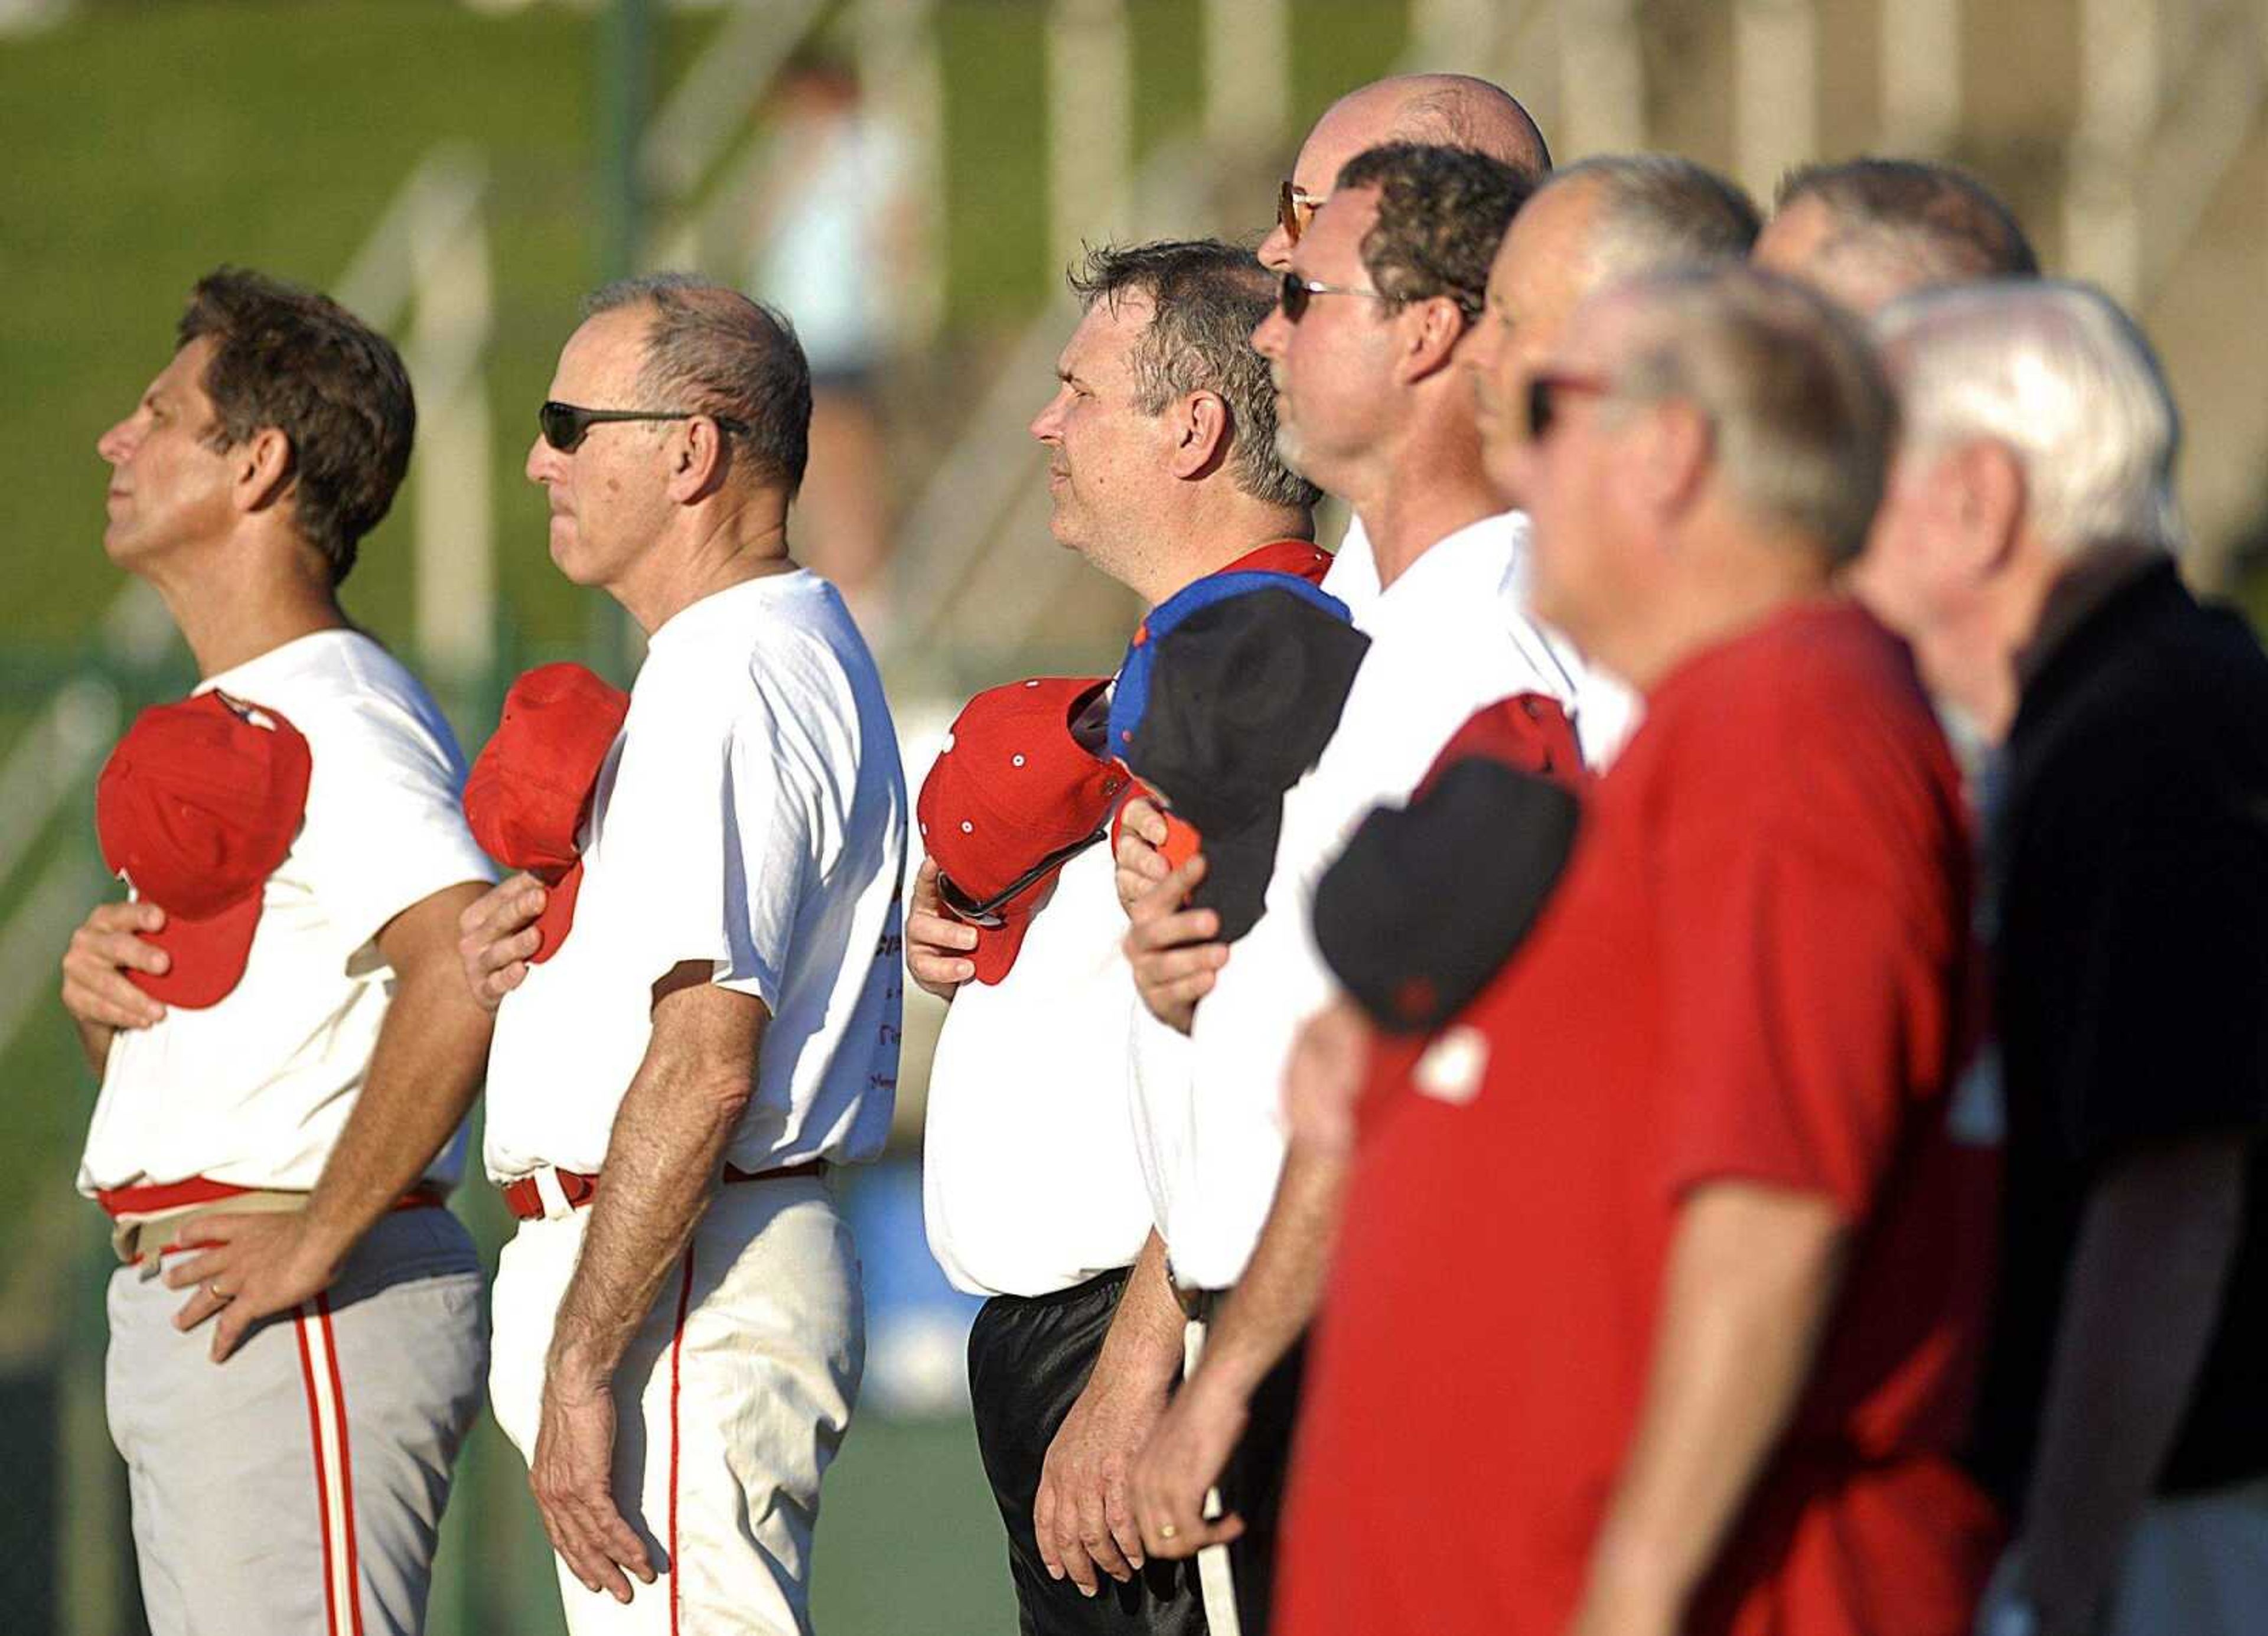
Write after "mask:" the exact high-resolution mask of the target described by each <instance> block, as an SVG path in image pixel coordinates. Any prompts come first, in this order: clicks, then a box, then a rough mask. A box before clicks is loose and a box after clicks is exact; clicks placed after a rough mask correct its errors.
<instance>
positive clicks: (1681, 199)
mask: <svg viewBox="0 0 2268 1636" xmlns="http://www.w3.org/2000/svg"><path fill="white" fill-rule="evenodd" d="M1758 225H1759V222H1758V217H1757V214H1756V204H1755V203H1754V202H1753V201H1752V200H1750V199H1749V196H1748V195H1747V194H1746V193H1744V192H1743V191H1742V189H1741V188H1740V186H1739V184H1738V183H1736V182H1734V181H1729V180H1728V179H1727V178H1726V177H1723V176H1720V175H1719V174H1717V173H1715V172H1714V171H1712V170H1709V169H1708V168H1706V167H1705V166H1700V165H1696V164H1695V163H1693V161H1692V160H1690V159H1682V158H1674V157H1672V156H1670V155H1668V154H1661V153H1637V154H1601V155H1598V156H1595V157H1594V158H1587V159H1584V160H1582V161H1580V162H1579V163H1577V164H1575V165H1572V166H1568V167H1566V168H1565V169H1564V170H1561V171H1559V172H1557V173H1555V174H1554V175H1553V176H1552V177H1551V179H1550V181H1547V182H1546V183H1544V185H1543V187H1542V188H1539V189H1538V190H1537V192H1536V195H1535V197H1534V198H1532V199H1530V200H1529V201H1528V203H1526V204H1524V205H1522V206H1521V210H1520V214H1519V215H1517V216H1515V217H1513V219H1512V227H1511V230H1510V231H1509V232H1506V234H1505V236H1504V242H1503V244H1501V245H1500V246H1499V247H1498V248H1497V253H1496V260H1495V262H1493V263H1492V264H1491V267H1490V269H1489V284H1488V306H1487V309H1486V311H1484V313H1482V315H1481V319H1480V321H1479V322H1478V323H1476V325H1475V326H1474V327H1473V335H1472V338H1471V339H1470V340H1469V341H1468V342H1467V343H1465V344H1464V346H1463V347H1462V349H1461V350H1460V353H1459V358H1460V362H1461V363H1462V365H1463V367H1464V370H1465V372H1466V374H1467V376H1468V377H1469V380H1470V381H1471V385H1472V390H1473V400H1474V404H1475V408H1476V414H1477V424H1478V426H1479V429H1480V439H1481V456H1482V461H1483V463H1484V467H1485V468H1486V470H1487V472H1488V475H1489V480H1490V482H1491V483H1493V484H1494V485H1495V488H1496V490H1497V493H1498V494H1499V497H1502V499H1503V500H1504V502H1505V504H1506V505H1513V506H1517V505H1521V504H1522V503H1523V494H1522V483H1521V466H1522V463H1523V461H1524V460H1525V458H1526V456H1527V455H1528V453H1529V452H1530V449H1531V446H1530V444H1529V442H1528V437H1527V430H1526V429H1527V413H1526V409H1525V405H1524V404H1523V402H1522V394H1524V393H1525V391H1526V390H1527V387H1528V378H1529V377H1530V376H1531V375H1532V374H1533V373H1534V372H1535V371H1536V370H1537V369H1539V368H1541V367H1543V365H1545V363H1546V362H1548V360H1550V358H1551V357H1552V356H1553V355H1554V354H1555V353H1556V352H1557V349H1558V346H1559V340H1560V337H1561V335H1564V334H1565V330H1566V328H1567V321H1568V320H1569V319H1570V318H1572V317H1573V316H1574V313H1575V309H1576V308H1577V306H1580V304H1581V303H1582V302H1583V301H1585V300H1587V299H1588V298H1590V297H1591V296H1593V295H1594V294H1596V293H1598V292H1599V291H1602V290H1604V289H1605V288H1606V287H1607V286H1608V285H1609V284H1613V283H1615V282H1616V280H1618V279H1623V278H1628V277H1632V276H1637V275H1638V274H1641V273H1649V272H1652V273H1659V272H1664V271H1668V270H1669V269H1675V268H1677V267H1682V266H1695V267H1704V266H1710V265H1713V264H1717V263H1720V262H1731V261H1740V260H1742V259H1744V258H1745V257H1746V256H1747V255H1748V254H1749V250H1750V248H1751V247H1753V246H1754V245H1755V243H1756V232H1757V228H1758ZM1593 736H1594V739H1595V738H1596V737H1597V736H1598V735H1597V734H1595V733H1594V735H1593Z"/></svg>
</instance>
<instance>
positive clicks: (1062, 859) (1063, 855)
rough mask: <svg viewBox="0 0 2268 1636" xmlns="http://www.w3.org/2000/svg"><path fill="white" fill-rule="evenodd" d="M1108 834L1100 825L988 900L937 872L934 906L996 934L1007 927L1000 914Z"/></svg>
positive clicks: (1108, 830) (1035, 865)
mask: <svg viewBox="0 0 2268 1636" xmlns="http://www.w3.org/2000/svg"><path fill="white" fill-rule="evenodd" d="M1109 833H1110V826H1109V825H1108V823H1104V824H1101V825H1100V826H1099V827H1097V829H1095V831H1094V834H1093V835H1090V836H1084V837H1082V838H1081V839H1079V840H1076V841H1073V842H1072V843H1071V844H1070V845H1068V846H1058V847H1057V848H1056V850H1055V851H1052V852H1049V854H1048V855H1047V856H1046V857H1045V858H1042V859H1040V861H1039V862H1037V863H1035V864H1034V865H1033V866H1031V867H1030V868H1029V869H1027V870H1026V871H1024V873H1021V874H1020V875H1018V876H1017V877H1016V878H1015V879H1014V880H1013V881H1010V882H1008V884H1007V885H1006V886H1005V887H1003V888H1000V890H998V891H997V892H995V893H993V894H992V895H991V896H990V897H983V898H978V897H971V896H969V895H968V893H966V892H964V891H962V890H961V888H959V887H957V886H955V885H954V883H953V877H952V876H951V875H949V874H947V873H945V871H944V870H942V869H940V870H939V871H938V872H937V897H938V902H939V903H943V904H944V905H945V906H946V909H947V910H950V911H951V912H952V915H953V917H954V919H955V920H965V921H967V922H968V924H969V925H972V926H977V927H980V928H982V929H983V930H985V931H988V932H989V931H994V930H997V929H998V927H1000V926H1003V925H1006V924H1007V919H1008V917H1007V916H1005V914H1003V913H1001V910H1004V909H1005V908H1006V907H1007V906H1008V905H1009V904H1010V903H1013V902H1014V901H1015V900H1016V899H1017V898H1018V897H1019V896H1020V895H1023V894H1024V893H1026V892H1028V891H1030V890H1031V889H1032V888H1033V887H1034V886H1035V885H1037V884H1038V883H1039V882H1040V881H1043V880H1045V879H1046V878H1047V877H1048V876H1049V874H1051V873H1054V872H1055V871H1056V870H1057V869H1060V868H1062V867H1063V866H1064V865H1065V864H1067V863H1069V862H1070V861H1071V859H1074V858H1076V857H1078V856H1079V854H1080V853H1081V852H1083V851H1086V849H1087V848H1088V847H1090V846H1093V845H1094V844H1095V843H1096V842H1097V841H1100V840H1101V839H1102V837H1103V836H1107V835H1108V834H1109Z"/></svg>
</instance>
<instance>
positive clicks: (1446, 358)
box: [1394, 295, 1472, 381]
mask: <svg viewBox="0 0 2268 1636" xmlns="http://www.w3.org/2000/svg"><path fill="white" fill-rule="evenodd" d="M1394 324H1395V332H1396V339H1397V340H1398V341H1399V343H1400V345H1399V348H1398V353H1397V357H1396V359H1395V373H1396V375H1397V376H1398V377H1399V378H1400V379H1402V380H1407V381H1417V380H1425V378H1426V377H1427V376H1429V375H1433V374H1438V373H1439V372H1441V371H1442V370H1445V369H1447V368H1448V367H1449V366H1450V365H1452V364H1453V363H1454V360H1455V357H1456V351H1457V343H1458V342H1460V341H1462V340H1463V339H1464V337H1465V332H1466V331H1467V330H1468V329H1469V328H1471V327H1472V326H1471V325H1470V324H1469V322H1467V321H1466V318H1465V313H1464V309H1463V308H1462V307H1460V306H1458V305H1457V304H1456V303H1455V302H1454V301H1452V300H1451V299H1449V298H1448V297H1447V296H1445V295H1437V296H1431V297H1428V298H1426V299H1425V300H1423V301H1412V302H1410V304H1409V305H1408V306H1404V307H1403V309H1402V310H1401V311H1400V312H1398V313H1395V315H1394Z"/></svg>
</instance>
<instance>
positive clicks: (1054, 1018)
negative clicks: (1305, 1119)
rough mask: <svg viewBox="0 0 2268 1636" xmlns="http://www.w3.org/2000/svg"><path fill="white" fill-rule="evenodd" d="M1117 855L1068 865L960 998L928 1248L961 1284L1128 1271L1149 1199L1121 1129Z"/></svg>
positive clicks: (944, 1088)
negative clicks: (1005, 951)
mask: <svg viewBox="0 0 2268 1636" xmlns="http://www.w3.org/2000/svg"><path fill="white" fill-rule="evenodd" d="M1113 874H1114V866H1113V864H1112V861H1111V857H1110V844H1109V842H1108V841H1107V840H1105V841H1103V842H1101V843H1099V844H1096V845H1094V846H1091V847H1089V848H1087V850H1086V851H1083V852H1081V853H1080V854H1079V856H1078V857H1076V858H1074V859H1071V862H1069V863H1067V864H1065V865H1064V867H1063V873H1061V874H1059V875H1057V877H1056V884H1055V890H1054V894H1053V895H1051V896H1050V897H1049V899H1048V901H1047V902H1046V903H1043V904H1042V905H1041V907H1040V910H1039V911H1038V912H1037V913H1036V914H1035V915H1034V916H1033V917H1032V923H1031V925H1030V926H1029V928H1028V929H1027V931H1026V932H1025V933H1024V944H1023V947H1022V948H1020V950H1018V951H1017V954H1016V963H1015V964H1014V965H1013V966H1012V967H1010V968H1009V969H1008V975H1007V976H1005V977H1003V978H1001V979H1000V981H999V982H998V983H997V984H983V983H977V982H975V981H970V982H968V983H964V984H961V987H960V988H959V989H958V990H957V991H955V992H954V999H953V1006H952V1008H951V1009H950V1010H949V1011H947V1012H946V1018H945V1029H944V1032H943V1033H942V1034H940V1035H939V1038H938V1042H937V1055H936V1057H935V1058H934V1059H933V1061H932V1065H931V1068H930V1081H929V1112H928V1124H927V1128H926V1131H925V1133H924V1139H923V1147H922V1202H923V1205H924V1215H925V1217H926V1218H927V1220H928V1223H929V1247H930V1250H931V1253H932V1254H933V1255H935V1256H936V1257H937V1261H938V1264H939V1266H941V1267H943V1268H944V1269H945V1273H946V1277H947V1278H949V1279H952V1280H953V1282H954V1286H955V1287H956V1288H960V1289H964V1290H968V1291H969V1292H970V1293H975V1294H979V1295H1027V1296H1028V1295H1047V1294H1052V1293H1055V1292H1056V1291H1057V1290H1064V1289H1069V1288H1071V1286H1073V1285H1075V1284H1081V1283H1084V1282H1086V1280H1087V1279H1091V1278H1094V1277H1095V1276H1096V1275H1097V1274H1099V1273H1102V1272H1107V1271H1111V1270H1112V1269H1113V1268H1117V1267H1125V1266H1130V1265H1132V1264H1133V1262H1134V1258H1135V1257H1136V1256H1138V1255H1139V1254H1141V1251H1142V1242H1143V1240H1145V1238H1147V1237H1148V1236H1149V1234H1150V1199H1149V1195H1148V1194H1147V1193H1146V1192H1145V1190H1143V1186H1142V1171H1141V1168H1140V1166H1139V1164H1138V1161H1137V1160H1136V1158H1135V1155H1134V1139H1133V1132H1132V1131H1131V1130H1130V1128H1129V1126H1128V1124H1127V1120H1126V1072H1127V1071H1126V1027H1127V1021H1128V1019H1129V1018H1130V1016H1131V1014H1132V1013H1133V1012H1134V1011H1135V1009H1137V1008H1138V1006H1140V1004H1141V1002H1140V1001H1139V1000H1138V999H1137V998H1136V997H1135V993H1134V979H1133V975H1132V973H1131V972H1130V971H1129V970H1128V969H1127V965H1126V955H1125V952H1124V948H1123V944H1124V941H1125V937H1126V911H1125V910H1123V909H1122V908H1120V907H1119V903H1118V890H1117V887H1116V883H1115V881H1114V879H1113Z"/></svg>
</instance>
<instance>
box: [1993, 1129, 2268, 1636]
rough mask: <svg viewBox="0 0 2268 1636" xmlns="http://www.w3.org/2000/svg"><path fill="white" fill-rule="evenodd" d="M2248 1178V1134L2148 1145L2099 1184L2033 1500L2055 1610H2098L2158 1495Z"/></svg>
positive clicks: (2213, 1315) (2083, 1238)
mask: <svg viewBox="0 0 2268 1636" xmlns="http://www.w3.org/2000/svg"><path fill="white" fill-rule="evenodd" d="M2243 1192H2244V1149H2243V1146H2242V1143H2241V1142H2240V1141H2238V1140H2237V1139H2234V1138H2227V1139H2214V1140H2211V1141H2201V1142H2191V1143H2183V1144H2180V1145H2178V1146H2168V1147H2163V1148H2159V1149H2154V1150H2152V1151H2150V1152H2147V1153H2141V1154H2138V1155H2136V1156H2134V1157H2133V1158H2131V1159H2129V1160H2127V1161H2124V1162H2123V1163H2121V1164H2120V1165H2118V1166H2117V1168H2114V1169H2113V1170H2111V1171H2110V1173H2109V1174H2108V1175H2105V1176H2104V1178H2103V1179H2102V1181H2101V1182H2100V1183H2098V1184H2097V1185H2096V1188H2095V1193H2094V1196H2093V1198H2091V1200H2090V1201H2089V1204H2088V1212H2087V1217H2086V1220H2085V1223H2084V1225H2083V1227H2082V1228H2081V1230H2080V1240H2079V1244H2078V1247H2077V1249H2075V1250H2074V1252H2073V1258H2072V1264H2071V1271H2070V1275H2069V1280H2068V1283H2067V1286H2066V1294H2065V1298H2064V1311H2063V1320H2062V1324H2061V1330H2060V1333H2059V1334H2058V1338H2057V1341H2056V1351H2055V1362H2054V1365H2053V1367H2052V1369H2051V1374H2050V1379H2049V1383H2048V1393H2047V1400H2046V1404H2045V1406H2044V1409H2043V1414H2042V1420H2041V1431H2040V1442H2039V1452H2038V1455H2037V1458H2036V1461H2035V1463H2034V1465H2033V1475H2032V1481H2031V1487H2030V1492H2029V1496H2028V1498H2027V1501H2026V1507H2025V1519H2026V1521H2025V1525H2024V1535H2025V1538H2024V1577H2025V1579H2026V1581H2028V1588H2029V1591H2030V1593H2031V1595H2033V1596H2034V1598H2035V1599H2036V1601H2038V1602H2039V1603H2040V1604H2041V1606H2042V1608H2043V1610H2047V1611H2051V1612H2054V1613H2057V1614H2058V1615H2068V1616H2070V1617H2071V1618H2073V1619H2077V1618H2083V1617H2084V1616H2085V1615H2086V1613H2087V1612H2088V1610H2090V1609H2091V1608H2092V1606H2093V1605H2094V1602H2095V1598H2097V1597H2098V1596H2099V1595H2101V1593H2102V1588H2103V1587H2104V1586H2105V1584H2107V1582H2108V1578H2109V1574H2110V1571H2111V1569H2112V1567H2113V1566H2115V1565H2116V1563H2117V1560H2118V1559H2119V1556H2120V1554H2121V1552H2122V1551H2123V1549H2124V1543H2125V1539H2126V1537H2127V1534H2128V1531H2129V1530H2130V1529H2131V1528H2132V1524H2133V1522H2134V1519H2135V1517H2136V1516H2137V1515H2138V1514H2139V1512H2140V1511H2141V1509H2142V1507H2143V1506H2144V1505H2145V1504H2146V1503H2147V1501H2148V1499H2149V1496H2150V1492H2151V1491H2152V1489H2153V1487H2154V1485H2155V1484H2156V1481H2157V1478H2158V1474H2159V1472H2160V1470H2161V1469H2162V1468H2163V1466H2164V1464H2165V1462H2166V1456H2167V1455H2168V1453H2169V1451H2170V1450H2171V1448H2172V1447H2173V1442H2174V1438H2175V1435H2176V1432H2177V1431H2178V1430H2179V1428H2180V1426H2181V1420H2182V1415H2183V1411H2184V1410H2185V1409H2186V1408H2187V1406H2188V1404H2189V1400H2190V1394H2191V1391H2192V1390H2193V1389H2194V1388H2195V1385H2196V1382H2197V1376H2198V1370H2199V1368H2200V1367H2202V1366H2203V1364H2204V1361H2205V1352H2206V1349H2207V1347H2208V1346H2209V1345H2210V1344H2211V1341H2212V1338H2213V1327H2214V1323H2215V1320H2216V1319H2217V1318H2218V1316H2219V1315H2220V1302H2221V1296H2222V1292H2223V1289H2224V1286H2225V1285H2226V1283H2227V1280H2228V1270H2229V1266H2230V1264H2231V1263H2232V1262H2233V1261H2234V1259H2235V1250H2236V1245H2237V1240H2238V1235H2239V1233H2240V1231H2241V1223H2242V1216H2243V1208H2242V1206H2243Z"/></svg>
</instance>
